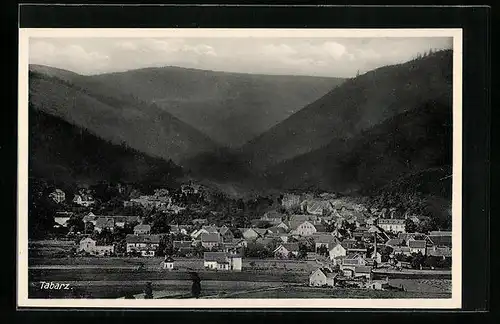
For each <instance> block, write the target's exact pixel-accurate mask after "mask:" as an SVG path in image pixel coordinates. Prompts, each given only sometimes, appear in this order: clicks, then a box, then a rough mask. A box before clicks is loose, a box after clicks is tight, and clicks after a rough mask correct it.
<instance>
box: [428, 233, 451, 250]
mask: <svg viewBox="0 0 500 324" xmlns="http://www.w3.org/2000/svg"><path fill="white" fill-rule="evenodd" d="M428 236H429V239H430V240H431V241H432V245H434V246H446V247H449V248H451V247H452V246H451V242H452V235H451V232H449V231H431V232H430V233H429V235H428Z"/></svg>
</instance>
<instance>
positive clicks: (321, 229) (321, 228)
mask: <svg viewBox="0 0 500 324" xmlns="http://www.w3.org/2000/svg"><path fill="white" fill-rule="evenodd" d="M314 227H315V228H316V231H317V232H326V226H325V225H323V224H317V225H314Z"/></svg>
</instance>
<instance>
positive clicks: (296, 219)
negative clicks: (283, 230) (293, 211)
mask: <svg viewBox="0 0 500 324" xmlns="http://www.w3.org/2000/svg"><path fill="white" fill-rule="evenodd" d="M288 221H289V222H290V223H291V224H301V223H303V222H305V221H308V222H310V223H311V224H314V225H315V224H320V223H321V220H320V218H319V217H318V216H317V215H290V217H289V219H288Z"/></svg>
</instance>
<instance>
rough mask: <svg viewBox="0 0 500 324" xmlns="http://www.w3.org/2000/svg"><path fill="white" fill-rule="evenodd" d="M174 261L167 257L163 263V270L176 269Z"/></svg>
mask: <svg viewBox="0 0 500 324" xmlns="http://www.w3.org/2000/svg"><path fill="white" fill-rule="evenodd" d="M174 262H175V261H174V259H173V258H172V257H170V256H169V257H166V258H165V260H164V261H163V269H167V270H173V269H174Z"/></svg>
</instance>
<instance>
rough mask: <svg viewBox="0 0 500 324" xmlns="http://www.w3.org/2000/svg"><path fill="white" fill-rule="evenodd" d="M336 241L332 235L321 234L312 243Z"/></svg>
mask: <svg viewBox="0 0 500 324" xmlns="http://www.w3.org/2000/svg"><path fill="white" fill-rule="evenodd" d="M337 241H338V240H337V239H336V238H335V236H333V235H329V234H322V235H318V236H316V237H314V242H316V243H328V244H330V243H336V242H337Z"/></svg>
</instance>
